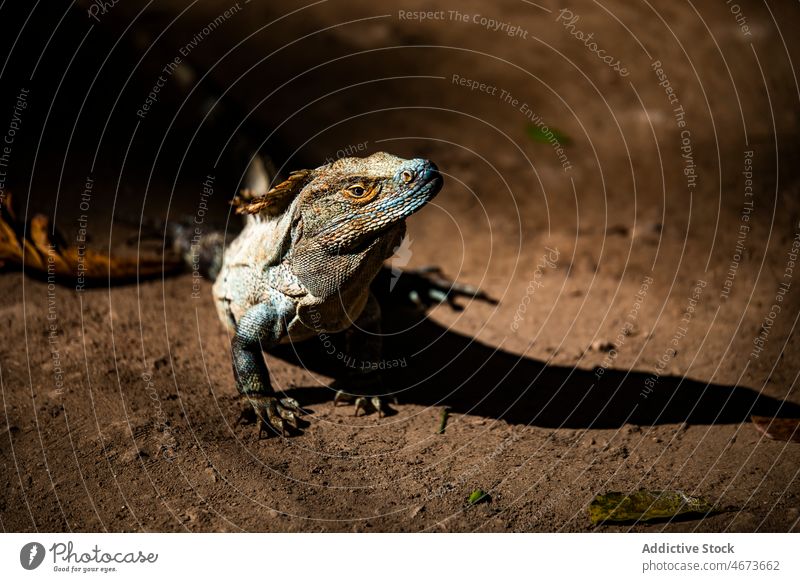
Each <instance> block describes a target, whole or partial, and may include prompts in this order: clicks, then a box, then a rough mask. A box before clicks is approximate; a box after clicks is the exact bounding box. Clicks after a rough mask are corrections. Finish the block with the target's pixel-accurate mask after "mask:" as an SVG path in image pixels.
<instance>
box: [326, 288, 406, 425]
mask: <svg viewBox="0 0 800 582" xmlns="http://www.w3.org/2000/svg"><path fill="white" fill-rule="evenodd" d="M342 333H343V336H344V337H343V339H344V342H343V343H344V349H345V352H346V353H345V355H346V356H347V357H346V358H343V360H344V361H345V362H346V363H347V364H348V365H347V367H346V369H345V372H344V373H343V374H341V375H340V376H339V377H338V378H337V379H336V381H335V382H334V384H333V386H332V387H333V388H334V389H336V396H335V397H334V399H333V404H334V406H336V405H337V404H339V403H340V402H354V403H355V415H356V416H358V413H359V412H361V411H363V412H364V413H367V412H369V409H370V408H371V409H373V410H375V411H377V413H378V417H381V416H385V415H387V414H390V413H392V412H393V411H392V409H391V408H389V407H388V405H387V402H386V400H387V398H386V396H382V394H383V393H384V392H385V389H384V385H383V378H382V373H381V371H380V369H379V366H378V364H379V363H380V362H381V359H382V357H383V350H382V342H381V307H380V305H379V304H378V301H377V299H376V298H375V296H374V295H372V293H370V295H369V299H368V300H367V304H366V306H365V307H364V311H362V313H361V315H360V316H359V317H357V318H356V320H355V321H354V322H353V325H352V326H350V328H348V329H347V330H345V331H344V332H342Z"/></svg>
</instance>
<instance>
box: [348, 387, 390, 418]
mask: <svg viewBox="0 0 800 582" xmlns="http://www.w3.org/2000/svg"><path fill="white" fill-rule="evenodd" d="M390 400H391V402H392V403H393V404H397V398H388V397H386V396H361V395H357V394H349V393H347V392H344V391H342V390H337V391H336V396H334V397H333V405H334V406H339V403H344V404H350V403H354V404H355V405H356V410H355V416H358V413H359V412H362V411H363V412H364V414H369V413H370V412H377V413H378V418H383V417H384V416H391V415H392V414H394V412H395V411H394V410H393V409H392V408H390V407H389V401H390Z"/></svg>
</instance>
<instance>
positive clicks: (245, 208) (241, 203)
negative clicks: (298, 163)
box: [231, 170, 312, 216]
mask: <svg viewBox="0 0 800 582" xmlns="http://www.w3.org/2000/svg"><path fill="white" fill-rule="evenodd" d="M311 178H312V176H311V170H298V171H296V172H292V173H291V174H290V175H289V177H288V178H287V179H286V180H284V181H283V182H281V183H280V184H278V185H277V186H274V187H273V188H272V189H271V190H270V191H269V192H267V193H266V194H262V195H260V196H255V197H250V196H249V191H242V196H236V197H235V198H234V199H233V201H232V202H231V204H233V206H235V207H236V213H237V214H266V215H267V216H278V215H280V214H283V212H284V211H285V210H286V209H287V208H288V207H289V205H290V204H291V203H292V200H294V199H295V197H296V196H297V195H298V194H299V193H300V191H301V190H302V189H303V188H304V187H305V185H306V184H308V182H309V181H311Z"/></svg>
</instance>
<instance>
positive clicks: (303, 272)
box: [291, 222, 405, 300]
mask: <svg viewBox="0 0 800 582" xmlns="http://www.w3.org/2000/svg"><path fill="white" fill-rule="evenodd" d="M404 234H405V223H402V222H401V223H398V224H397V225H396V226H394V227H392V228H390V229H389V230H387V231H386V232H384V233H382V234H381V235H380V236H377V237H375V238H374V239H373V240H372V241H370V242H369V243H367V244H366V246H364V247H362V248H359V249H356V250H354V251H351V252H345V253H336V252H335V251H331V250H330V249H327V248H325V247H323V246H321V245H318V244H315V243H314V241H313V240H312V241H309V242H308V243H306V244H303V243H301V244H297V245H296V246H295V247H294V248H293V255H292V259H291V264H292V271H293V272H294V274H295V275H297V277H298V279H300V281H301V282H302V283H303V285H304V286H305V287H306V288H307V289H308V290H309V292H310V293H311V294H312V295H314V296H315V297H318V298H319V299H322V300H325V299H328V298H329V297H331V296H333V295H337V294H338V295H350V293H348V291H351V290H352V291H357V290H364V291H366V290H367V289H368V288H369V285H370V283H372V280H373V279H374V278H375V275H376V274H377V273H378V271H379V270H380V268H381V265H382V264H383V261H384V260H386V259H387V258H388V257H390V256H392V254H393V253H394V249H395V248H396V247H397V246H398V245H399V244H400V241H401V240H402V238H403V235H404Z"/></svg>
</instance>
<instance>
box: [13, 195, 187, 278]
mask: <svg viewBox="0 0 800 582" xmlns="http://www.w3.org/2000/svg"><path fill="white" fill-rule="evenodd" d="M9 267H10V268H14V267H16V268H21V269H24V270H25V271H26V272H27V273H29V274H33V275H39V276H47V277H50V276H53V277H55V278H56V280H58V281H59V282H67V281H68V282H70V283H77V284H78V285H85V286H93V285H98V284H103V283H105V284H108V283H109V282H124V281H134V280H139V279H149V278H153V277H158V276H162V275H164V274H168V273H170V272H174V271H176V270H178V269H181V268H182V267H183V265H182V262H181V261H179V260H177V259H174V258H168V257H158V258H144V257H138V258H133V257H130V258H129V257H117V256H112V255H110V254H105V253H100V252H97V251H94V250H92V249H89V248H87V247H86V246H85V245H84V244H81V243H80V242H77V244H75V245H67V244H65V243H64V242H63V239H61V237H59V236H58V235H57V234H56V233H55V232H54V231H52V229H51V228H50V220H49V219H48V218H47V217H46V216H44V215H42V214H37V215H35V216H33V218H31V220H30V223H29V224H28V228H25V225H24V223H22V222H21V221H20V220H19V219H18V218H17V215H16V213H15V212H14V208H13V206H12V196H11V194H10V193H7V194H6V196H5V199H4V200H2V201H0V269H5V268H9Z"/></svg>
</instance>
